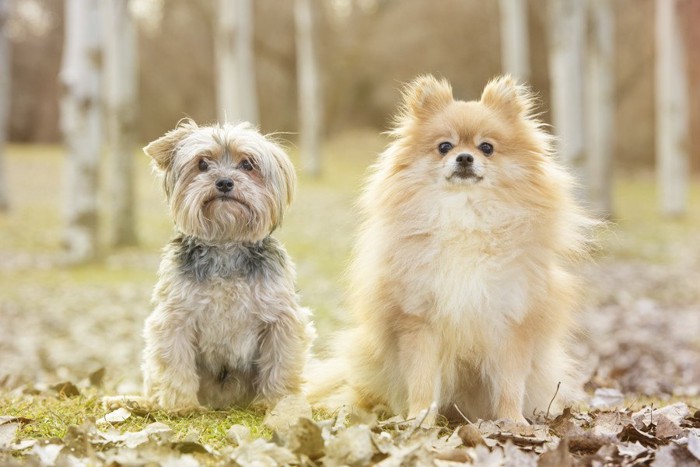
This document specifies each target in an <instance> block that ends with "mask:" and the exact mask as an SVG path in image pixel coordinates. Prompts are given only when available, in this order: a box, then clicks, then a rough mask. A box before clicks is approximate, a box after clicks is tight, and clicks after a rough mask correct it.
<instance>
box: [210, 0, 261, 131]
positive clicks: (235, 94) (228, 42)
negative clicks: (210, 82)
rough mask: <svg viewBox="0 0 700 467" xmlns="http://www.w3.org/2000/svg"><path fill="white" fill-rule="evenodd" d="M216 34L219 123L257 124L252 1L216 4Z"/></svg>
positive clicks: (220, 0) (228, 1) (222, 0)
mask: <svg viewBox="0 0 700 467" xmlns="http://www.w3.org/2000/svg"><path fill="white" fill-rule="evenodd" d="M217 24H218V27H217V33H216V41H215V42H216V66H217V70H216V75H217V83H216V90H217V105H218V115H219V120H220V121H248V122H251V123H253V124H254V125H257V124H258V121H259V119H258V99H257V94H256V91H255V62H254V59H253V10H252V4H251V0H219V5H218V23H217Z"/></svg>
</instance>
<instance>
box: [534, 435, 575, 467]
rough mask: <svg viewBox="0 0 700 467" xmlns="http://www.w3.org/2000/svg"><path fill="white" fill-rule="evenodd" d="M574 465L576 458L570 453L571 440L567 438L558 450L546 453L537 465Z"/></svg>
mask: <svg viewBox="0 0 700 467" xmlns="http://www.w3.org/2000/svg"><path fill="white" fill-rule="evenodd" d="M573 464H574V458H573V457H572V456H571V453H569V440H567V439H566V438H564V439H562V440H561V441H559V446H557V448H556V449H554V450H551V451H546V452H544V453H543V454H542V455H541V456H540V460H539V462H538V463H537V465H538V466H539V467H571V466H572V465H573Z"/></svg>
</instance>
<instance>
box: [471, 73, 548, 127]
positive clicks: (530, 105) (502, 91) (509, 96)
mask: <svg viewBox="0 0 700 467" xmlns="http://www.w3.org/2000/svg"><path fill="white" fill-rule="evenodd" d="M481 103H482V104H484V105H485V106H487V107H489V108H491V109H493V110H495V111H497V112H499V113H501V114H502V115H505V116H506V117H512V118H519V117H529V116H530V114H531V113H532V110H533V109H534V107H535V103H536V99H535V96H534V95H533V94H532V92H531V91H530V90H529V89H528V88H527V86H524V85H522V84H518V83H517V82H516V81H515V80H514V79H513V78H512V77H511V76H509V75H505V76H500V77H498V78H495V79H492V80H491V81H490V82H489V84H487V85H486V87H485V88H484V92H483V93H482V94H481Z"/></svg>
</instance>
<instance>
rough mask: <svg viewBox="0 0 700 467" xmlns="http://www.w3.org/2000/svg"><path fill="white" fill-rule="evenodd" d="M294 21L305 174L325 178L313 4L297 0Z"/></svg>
mask: <svg viewBox="0 0 700 467" xmlns="http://www.w3.org/2000/svg"><path fill="white" fill-rule="evenodd" d="M294 19H295V23H296V49H297V83H298V94H299V133H300V135H299V138H300V151H301V161H302V162H301V164H302V170H303V171H304V173H305V174H307V175H310V176H312V177H317V176H319V175H320V174H321V155H320V138H321V100H320V89H319V78H318V64H317V61H316V53H315V51H314V40H313V16H312V9H311V0H296V2H295V5H294Z"/></svg>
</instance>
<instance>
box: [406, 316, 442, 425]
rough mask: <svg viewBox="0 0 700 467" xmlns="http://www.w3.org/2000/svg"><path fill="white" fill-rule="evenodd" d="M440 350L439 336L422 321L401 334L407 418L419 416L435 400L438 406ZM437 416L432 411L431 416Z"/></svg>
mask: <svg viewBox="0 0 700 467" xmlns="http://www.w3.org/2000/svg"><path fill="white" fill-rule="evenodd" d="M439 352H440V346H439V342H438V340H437V337H436V336H435V335H434V333H433V332H432V331H431V330H430V329H429V328H428V326H427V325H424V324H420V325H418V326H417V327H415V328H414V329H411V330H409V331H407V332H404V333H402V334H401V336H400V337H399V362H400V363H399V365H400V367H401V374H402V375H403V377H404V383H405V384H406V389H407V393H408V394H407V396H408V418H414V417H418V416H419V414H421V412H422V411H424V410H427V409H429V408H430V407H431V405H432V404H433V403H436V404H437V406H438V408H439V405H440V401H439V398H440V383H441V381H440V353H439ZM428 415H430V414H428ZM434 416H435V414H432V418H434ZM426 421H427V422H433V421H434V420H426Z"/></svg>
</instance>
